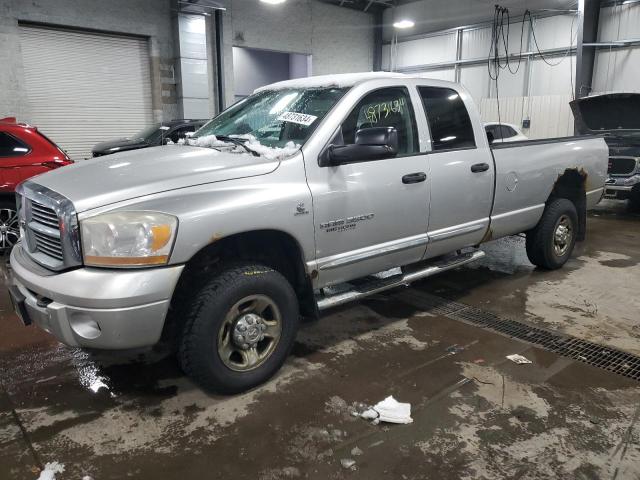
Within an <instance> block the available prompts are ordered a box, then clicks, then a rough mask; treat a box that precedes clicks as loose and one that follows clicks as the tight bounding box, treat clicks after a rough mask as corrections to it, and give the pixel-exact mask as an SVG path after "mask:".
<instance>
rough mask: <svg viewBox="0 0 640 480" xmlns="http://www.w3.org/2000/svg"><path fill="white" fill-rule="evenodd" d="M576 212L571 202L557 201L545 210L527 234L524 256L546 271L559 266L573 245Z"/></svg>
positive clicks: (563, 199) (567, 256) (576, 228)
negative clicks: (525, 254) (525, 253)
mask: <svg viewBox="0 0 640 480" xmlns="http://www.w3.org/2000/svg"><path fill="white" fill-rule="evenodd" d="M577 233H578V212H577V211H576V207H575V205H574V204H573V202H571V201H570V200H567V199H566V198H558V199H555V200H552V201H551V202H550V203H549V204H548V205H547V206H546V208H545V210H544V213H543V214H542V218H541V219H540V222H539V223H538V225H537V226H536V227H535V228H534V229H533V230H530V231H529V232H527V242H526V246H527V256H528V257H529V261H530V262H531V263H533V264H534V265H536V266H538V267H541V268H545V269H547V270H555V269H557V268H560V267H562V266H563V265H564V264H565V263H566V262H567V260H569V257H571V252H572V251H573V247H574V246H575V243H576V236H577Z"/></svg>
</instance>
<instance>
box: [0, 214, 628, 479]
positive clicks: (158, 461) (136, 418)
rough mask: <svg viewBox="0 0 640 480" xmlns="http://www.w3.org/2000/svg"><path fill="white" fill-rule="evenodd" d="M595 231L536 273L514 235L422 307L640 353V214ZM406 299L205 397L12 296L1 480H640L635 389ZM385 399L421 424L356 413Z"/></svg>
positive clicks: (390, 297)
mask: <svg viewBox="0 0 640 480" xmlns="http://www.w3.org/2000/svg"><path fill="white" fill-rule="evenodd" d="M588 228H589V231H588V238H587V241H586V242H585V243H584V244H583V245H581V246H580V247H579V248H578V250H577V252H576V254H575V256H574V258H573V259H572V260H571V261H570V262H569V264H568V265H567V266H566V267H565V268H564V269H562V270H560V271H556V272H543V271H537V270H535V269H534V268H533V266H532V265H531V264H529V262H528V261H527V259H526V255H525V252H524V243H523V239H521V238H518V237H514V238H508V239H502V240H500V241H497V242H493V243H491V244H487V245H486V246H485V249H486V251H487V253H488V255H487V257H486V258H485V259H484V260H482V261H481V262H480V263H478V264H475V265H472V266H469V267H467V268H463V269H459V270H456V271H452V272H449V273H447V274H445V275H442V276H440V277H435V278H432V279H428V280H426V281H422V282H419V283H417V284H414V285H413V286H412V287H411V288H410V289H409V290H410V291H411V292H412V295H411V296H410V297H411V298H419V297H420V295H422V294H425V293H430V294H436V295H439V296H441V297H444V298H449V299H452V300H455V301H457V302H461V303H465V304H469V305H473V306H475V307H478V308H482V309H484V310H487V311H490V312H493V313H497V314H499V315H501V316H504V317H508V318H513V319H515V320H518V321H522V322H527V323H530V324H532V325H538V326H544V327H546V328H548V329H552V330H556V331H561V332H564V333H567V334H570V335H574V336H577V337H580V338H585V339H588V340H590V341H593V342H596V343H600V344H602V345H609V346H615V347H617V348H620V349H622V350H625V351H628V352H631V353H636V354H640V320H639V315H638V313H639V312H640V308H639V307H640V295H639V292H640V290H639V286H640V267H639V266H638V262H640V216H636V215H632V214H630V213H628V212H626V210H625V209H624V207H623V206H622V205H620V204H617V203H614V202H605V203H603V204H602V205H601V206H600V207H599V208H598V210H597V211H595V212H594V213H592V214H591V216H590V218H589V222H588ZM403 293H406V290H394V291H391V292H388V293H385V294H382V295H377V296H375V297H374V298H372V299H370V300H367V301H364V302H361V303H359V304H354V305H350V306H346V307H343V308H341V309H337V310H334V311H332V312H330V313H328V314H327V315H325V316H324V317H323V318H322V320H321V321H320V322H316V323H313V324H310V325H306V326H305V327H304V328H303V329H302V330H301V331H300V333H299V335H298V340H297V343H296V346H295V348H294V352H293V354H292V356H291V357H290V358H289V360H288V361H287V363H286V365H285V367H284V368H283V370H282V371H281V372H280V373H279V374H278V375H277V377H276V378H274V379H273V380H272V381H270V382H269V383H267V384H266V385H264V386H262V387H260V388H258V389H256V390H253V391H251V392H248V393H245V394H243V395H237V396H230V397H222V396H214V395H207V394H205V393H203V392H202V391H200V390H199V389H198V388H197V387H196V386H195V385H193V384H192V383H191V382H190V381H189V380H188V379H186V378H185V377H184V376H183V375H182V374H181V373H180V371H179V370H178V369H177V367H176V365H175V363H174V361H173V359H171V358H162V357H159V356H154V355H153V354H146V355H142V356H140V355H137V356H132V355H128V356H127V357H122V356H120V357H118V356H113V355H105V354H101V355H96V354H89V353H86V352H83V351H81V350H77V349H72V348H68V347H65V346H62V345H59V344H58V343H57V342H55V341H54V340H53V339H52V338H51V337H49V336H48V335H46V334H45V333H43V332H40V331H38V330H36V329H35V328H32V327H29V328H26V327H22V326H20V325H19V323H18V320H17V319H16V317H15V315H14V314H13V313H12V312H11V309H10V307H9V305H8V299H7V296H6V293H2V297H1V304H0V308H1V311H0V332H1V335H0V367H1V377H0V380H1V388H2V390H1V391H0V479H2V480H4V479H35V478H37V477H38V474H39V469H40V468H41V467H42V466H43V465H44V464H45V463H47V462H52V461H58V462H60V463H62V464H64V466H65V471H64V473H62V474H59V475H58V476H57V479H58V480H60V479H78V480H79V479H81V478H83V477H84V476H87V475H88V476H90V477H91V478H93V479H95V480H102V479H122V478H136V479H154V480H158V479H175V478H180V479H185V480H186V479H214V478H225V479H244V478H247V479H248V478H251V479H265V480H266V479H288V478H312V479H341V478H367V479H378V478H380V479H383V478H385V479H386V478H389V479H431V478H433V479H459V478H468V479H482V478H485V479H494V478H513V479H533V478H536V479H539V478H540V479H541V478H554V479H565V478H566V479H600V478H607V479H611V478H616V479H638V478H640V421H639V420H638V417H639V415H640V383H639V382H637V381H633V380H630V379H627V378H625V377H622V376H618V375H614V374H611V373H608V372H606V371H603V370H600V369H598V368H595V367H592V366H588V365H585V364H583V363H579V362H574V361H572V360H570V359H567V358H563V357H559V356H557V355H555V354H552V353H550V352H547V351H544V350H541V349H537V348H534V347H532V346H530V345H528V344H526V343H522V342H519V341H516V340H513V339H510V338H507V337H504V336H501V335H498V334H495V333H492V332H490V331H486V330H483V329H480V328H476V327H473V326H470V325H467V324H464V323H461V322H458V321H456V320H453V319H451V318H448V317H446V316H441V315H437V314H435V313H433V312H430V311H428V310H424V309H421V308H420V305H419V304H420V302H419V301H418V302H412V301H411V299H410V298H409V297H408V296H407V295H403ZM408 298H409V299H408ZM452 347H453V348H452ZM511 353H520V354H522V355H524V356H526V357H527V358H529V359H530V360H532V361H533V364H531V365H516V364H514V363H512V362H510V361H509V360H507V359H505V355H508V354H511ZM388 395H394V396H395V397H396V398H397V399H399V400H401V401H404V402H410V403H411V404H412V416H413V419H414V422H413V423H412V424H410V425H390V424H380V425H372V424H370V423H369V422H367V421H365V420H362V419H359V418H355V417H354V416H352V415H351V413H350V412H351V411H352V409H353V408H354V406H355V405H356V404H358V403H360V402H362V403H365V404H373V403H376V402H377V401H379V400H382V399H383V398H385V397H386V396H388ZM356 447H357V449H356ZM354 449H355V450H354ZM344 459H352V460H354V461H355V465H354V466H353V467H351V468H349V469H347V468H344V467H343V466H342V464H341V460H344Z"/></svg>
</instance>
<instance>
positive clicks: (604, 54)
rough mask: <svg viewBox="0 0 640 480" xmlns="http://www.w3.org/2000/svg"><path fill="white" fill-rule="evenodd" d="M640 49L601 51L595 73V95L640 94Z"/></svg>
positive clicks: (597, 55) (598, 54)
mask: <svg viewBox="0 0 640 480" xmlns="http://www.w3.org/2000/svg"><path fill="white" fill-rule="evenodd" d="M639 78H640V47H634V48H624V49H618V50H611V51H609V50H599V51H598V52H596V61H595V67H594V71H593V93H603V92H640V82H639V81H638V79H639Z"/></svg>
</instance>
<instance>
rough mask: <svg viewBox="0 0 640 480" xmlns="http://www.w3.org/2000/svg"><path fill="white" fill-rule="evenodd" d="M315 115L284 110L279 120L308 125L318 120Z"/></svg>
mask: <svg viewBox="0 0 640 480" xmlns="http://www.w3.org/2000/svg"><path fill="white" fill-rule="evenodd" d="M316 118H318V117H316V116H315V115H307V114H306V113H298V112H284V113H283V114H282V115H280V116H279V117H278V120H280V121H283V122H290V123H297V124H298V125H304V126H306V127H308V126H309V125H311V124H312V123H313V122H315V121H316Z"/></svg>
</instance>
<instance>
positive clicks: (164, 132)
mask: <svg viewBox="0 0 640 480" xmlns="http://www.w3.org/2000/svg"><path fill="white" fill-rule="evenodd" d="M207 122H208V120H172V121H170V122H163V123H154V124H153V125H151V126H150V127H147V128H145V129H144V130H142V131H140V132H138V133H136V134H135V135H133V136H131V137H130V138H117V139H115V140H107V141H106V142H102V143H98V144H97V145H96V146H95V147H93V149H92V150H91V153H93V156H94V157H101V156H102V155H109V154H111V153H117V152H125V151H127V150H137V149H139V148H147V147H156V146H158V145H164V144H166V143H167V140H171V141H172V142H173V143H177V142H178V140H180V139H181V138H185V137H186V136H187V134H188V133H192V132H195V131H196V130H198V129H199V128H200V127H201V126H202V125H204V124H205V123H207Z"/></svg>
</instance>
